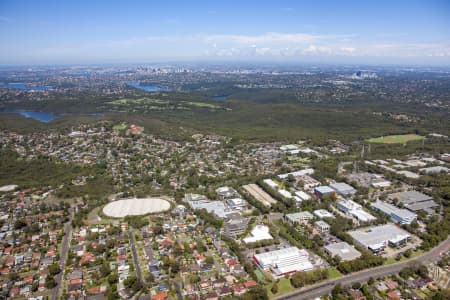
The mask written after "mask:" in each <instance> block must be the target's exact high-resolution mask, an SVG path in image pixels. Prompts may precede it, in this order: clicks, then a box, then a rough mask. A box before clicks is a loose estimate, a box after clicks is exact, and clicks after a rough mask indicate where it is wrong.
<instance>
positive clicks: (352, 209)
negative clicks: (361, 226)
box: [336, 200, 377, 222]
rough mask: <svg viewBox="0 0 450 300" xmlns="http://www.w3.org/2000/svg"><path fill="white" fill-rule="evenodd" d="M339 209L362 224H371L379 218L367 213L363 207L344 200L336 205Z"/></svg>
mask: <svg viewBox="0 0 450 300" xmlns="http://www.w3.org/2000/svg"><path fill="white" fill-rule="evenodd" d="M336 205H337V208H338V209H339V210H340V211H342V212H344V213H345V214H347V215H350V216H353V217H355V218H356V219H358V221H360V222H370V221H374V220H376V219H377V218H375V217H374V216H372V215H371V214H369V213H368V212H366V211H365V210H364V209H363V207H362V206H361V205H360V204H358V203H356V202H355V201H352V200H342V201H339V202H337V203H336Z"/></svg>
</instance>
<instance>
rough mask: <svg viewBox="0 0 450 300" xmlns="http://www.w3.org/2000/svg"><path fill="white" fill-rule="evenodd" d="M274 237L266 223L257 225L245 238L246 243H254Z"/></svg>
mask: <svg viewBox="0 0 450 300" xmlns="http://www.w3.org/2000/svg"><path fill="white" fill-rule="evenodd" d="M272 239H273V237H272V235H271V234H270V230H269V227H267V226H264V225H257V226H255V228H253V229H252V231H251V232H250V235H249V236H248V237H246V238H244V239H243V241H244V243H246V244H249V243H254V242H259V241H263V240H272Z"/></svg>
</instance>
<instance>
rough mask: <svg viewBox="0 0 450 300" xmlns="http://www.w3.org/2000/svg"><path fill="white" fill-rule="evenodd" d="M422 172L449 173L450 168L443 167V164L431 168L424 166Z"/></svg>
mask: <svg viewBox="0 0 450 300" xmlns="http://www.w3.org/2000/svg"><path fill="white" fill-rule="evenodd" d="M419 171H420V172H422V173H425V174H439V173H442V172H443V173H448V172H450V169H449V168H446V167H443V166H434V167H429V168H422V169H420V170H419Z"/></svg>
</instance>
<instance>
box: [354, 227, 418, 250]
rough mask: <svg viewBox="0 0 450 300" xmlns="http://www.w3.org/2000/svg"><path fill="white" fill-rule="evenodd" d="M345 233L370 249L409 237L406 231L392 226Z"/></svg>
mask: <svg viewBox="0 0 450 300" xmlns="http://www.w3.org/2000/svg"><path fill="white" fill-rule="evenodd" d="M347 233H348V234H350V236H351V237H352V238H354V239H355V240H356V241H357V242H358V243H360V244H361V245H364V246H365V247H367V248H372V249H377V248H379V247H380V245H386V244H387V243H388V242H389V241H396V240H399V239H405V238H407V237H411V235H410V234H409V233H408V232H407V231H405V230H403V229H401V228H399V227H397V226H395V225H392V224H386V225H380V226H376V227H370V228H367V229H365V230H354V231H349V232H347Z"/></svg>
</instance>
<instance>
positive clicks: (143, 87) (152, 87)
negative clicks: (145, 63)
mask: <svg viewBox="0 0 450 300" xmlns="http://www.w3.org/2000/svg"><path fill="white" fill-rule="evenodd" d="M127 85H128V86H131V87H134V88H136V89H139V90H143V91H146V92H160V91H169V89H167V88H163V87H160V86H157V85H140V84H139V83H138V82H128V83H127Z"/></svg>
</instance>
